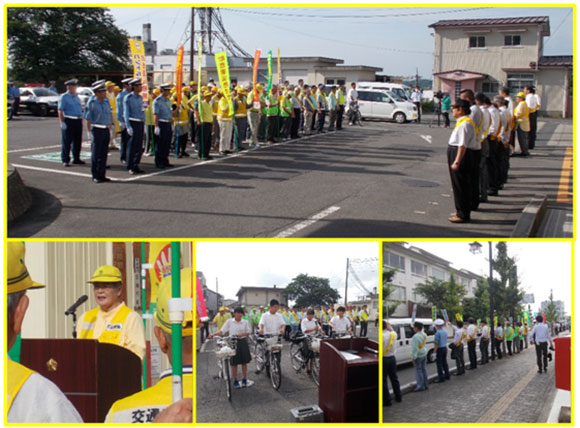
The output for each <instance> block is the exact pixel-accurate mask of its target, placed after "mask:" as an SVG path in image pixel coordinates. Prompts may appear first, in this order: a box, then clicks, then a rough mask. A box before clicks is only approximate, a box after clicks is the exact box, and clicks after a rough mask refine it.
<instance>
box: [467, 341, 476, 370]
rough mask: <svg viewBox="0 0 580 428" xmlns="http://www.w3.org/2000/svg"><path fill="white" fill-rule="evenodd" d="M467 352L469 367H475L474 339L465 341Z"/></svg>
mask: <svg viewBox="0 0 580 428" xmlns="http://www.w3.org/2000/svg"><path fill="white" fill-rule="evenodd" d="M467 353H468V354H469V367H471V368H472V369H475V368H476V367H477V354H476V353H475V340H472V341H471V342H467Z"/></svg>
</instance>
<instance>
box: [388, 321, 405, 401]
mask: <svg viewBox="0 0 580 428" xmlns="http://www.w3.org/2000/svg"><path fill="white" fill-rule="evenodd" d="M396 350H397V333H395V332H394V331H393V327H391V324H390V323H389V322H388V321H386V320H383V405H384V406H391V405H392V403H393V400H392V398H391V393H390V391H389V385H388V383H387V378H389V379H391V385H392V387H393V394H395V401H396V402H397V403H400V402H401V401H403V394H402V393H401V384H400V383H399V377H398V376H397V359H396V358H395V352H396Z"/></svg>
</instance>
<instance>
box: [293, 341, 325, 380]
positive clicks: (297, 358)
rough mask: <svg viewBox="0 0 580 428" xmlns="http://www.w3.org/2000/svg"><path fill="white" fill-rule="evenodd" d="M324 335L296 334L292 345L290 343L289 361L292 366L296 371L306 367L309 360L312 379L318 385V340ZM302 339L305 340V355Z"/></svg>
mask: <svg viewBox="0 0 580 428" xmlns="http://www.w3.org/2000/svg"><path fill="white" fill-rule="evenodd" d="M324 337H325V336H324V335H322V334H316V335H302V336H296V337H295V338H294V339H293V340H292V345H290V362H291V364H292V368H293V369H294V370H296V373H298V372H300V371H301V370H302V369H304V368H305V367H307V364H308V362H310V371H311V375H312V380H313V381H314V383H315V384H316V385H317V386H318V385H320V383H319V376H320V341H321V340H322V338H324ZM304 341H306V342H307V346H308V351H307V353H306V355H304V351H303V349H304V348H303V346H304V345H303V342H304Z"/></svg>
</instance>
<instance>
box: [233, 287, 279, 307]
mask: <svg viewBox="0 0 580 428" xmlns="http://www.w3.org/2000/svg"><path fill="white" fill-rule="evenodd" d="M236 296H237V297H238V303H239V304H240V305H246V306H267V305H269V304H270V300H272V299H276V300H278V302H280V304H281V305H288V298H287V297H286V296H285V295H284V289H283V288H278V287H276V286H275V285H274V287H240V289H239V290H238V292H237V293H236Z"/></svg>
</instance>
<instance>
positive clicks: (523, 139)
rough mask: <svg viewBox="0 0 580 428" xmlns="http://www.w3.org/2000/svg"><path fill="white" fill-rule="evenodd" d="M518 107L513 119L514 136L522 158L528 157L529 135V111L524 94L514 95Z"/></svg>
mask: <svg viewBox="0 0 580 428" xmlns="http://www.w3.org/2000/svg"><path fill="white" fill-rule="evenodd" d="M516 99H517V101H518V106H517V107H516V108H515V110H514V118H515V122H516V135H517V136H518V143H519V144H520V148H521V150H522V153H521V155H522V156H529V155H530V152H529V150H528V138H529V134H530V109H529V108H528V105H527V104H526V94H525V93H524V92H518V94H517V95H516Z"/></svg>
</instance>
